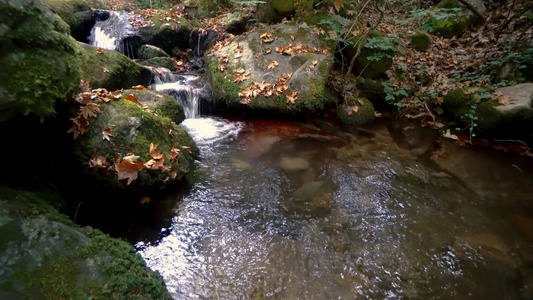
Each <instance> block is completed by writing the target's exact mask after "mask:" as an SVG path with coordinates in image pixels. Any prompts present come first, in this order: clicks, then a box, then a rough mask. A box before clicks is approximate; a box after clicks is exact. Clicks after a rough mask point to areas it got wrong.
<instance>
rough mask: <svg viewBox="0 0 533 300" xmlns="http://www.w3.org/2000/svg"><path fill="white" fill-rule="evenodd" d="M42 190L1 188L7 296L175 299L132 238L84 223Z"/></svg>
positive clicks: (0, 291)
mask: <svg viewBox="0 0 533 300" xmlns="http://www.w3.org/2000/svg"><path fill="white" fill-rule="evenodd" d="M44 199H46V197H45V195H43V194H40V193H37V192H35V193H30V192H21V191H16V190H12V189H9V188H6V187H0V229H1V230H2V234H1V235H0V263H1V264H2V271H1V272H0V282H2V286H1V288H0V297H1V298H3V299H91V298H94V299H112V298H113V299H170V295H169V293H168V291H167V289H166V287H165V283H164V282H163V278H162V277H161V275H159V273H158V272H153V271H151V270H150V269H149V268H148V267H147V266H146V263H145V262H144V260H143V259H142V257H141V256H140V255H139V254H137V253H135V251H134V250H133V247H132V246H131V245H129V244H127V243H126V242H123V241H120V240H118V239H112V238H110V237H109V236H107V235H104V234H103V233H101V232H100V231H98V230H94V229H92V228H90V227H84V228H80V227H78V226H77V225H75V224H74V223H72V222H71V221H70V220H69V219H68V218H67V217H66V216H64V215H61V214H59V213H58V212H57V210H56V209H55V208H53V207H52V206H50V205H49V204H47V203H46V202H45V200H44Z"/></svg>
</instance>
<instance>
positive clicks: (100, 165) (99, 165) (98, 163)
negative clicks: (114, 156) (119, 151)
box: [89, 156, 109, 169]
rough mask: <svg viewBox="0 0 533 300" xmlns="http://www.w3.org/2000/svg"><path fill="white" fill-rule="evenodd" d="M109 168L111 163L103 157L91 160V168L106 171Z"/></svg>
mask: <svg viewBox="0 0 533 300" xmlns="http://www.w3.org/2000/svg"><path fill="white" fill-rule="evenodd" d="M108 166H109V163H108V162H107V160H106V159H105V157H103V156H98V157H93V158H91V160H89V168H95V169H105V168H107V167H108Z"/></svg>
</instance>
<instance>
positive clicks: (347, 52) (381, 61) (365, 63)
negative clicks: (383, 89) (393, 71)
mask: <svg viewBox="0 0 533 300" xmlns="http://www.w3.org/2000/svg"><path fill="white" fill-rule="evenodd" d="M362 38H363V35H358V36H356V37H353V38H352V40H351V42H352V44H351V45H346V46H345V47H343V51H342V53H343V55H344V57H345V58H346V61H347V63H348V64H349V63H350V62H351V61H352V59H353V57H354V56H355V54H356V53H357V47H358V46H359V44H360V43H364V44H363V46H362V47H361V53H360V54H359V56H358V57H357V58H356V59H355V65H354V68H353V70H352V72H353V73H354V74H355V75H360V76H362V77H364V78H369V79H373V78H376V77H378V76H379V75H381V74H383V73H385V71H387V70H388V69H390V68H391V67H392V58H393V56H394V52H395V50H394V49H395V46H394V44H393V41H392V40H389V39H386V38H384V37H383V36H382V35H381V34H380V33H379V32H378V31H376V30H374V31H372V32H371V33H370V34H369V35H368V37H367V39H366V40H365V41H363V40H362Z"/></svg>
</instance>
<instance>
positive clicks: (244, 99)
mask: <svg viewBox="0 0 533 300" xmlns="http://www.w3.org/2000/svg"><path fill="white" fill-rule="evenodd" d="M240 102H241V103H242V104H248V103H250V102H252V99H250V98H241V101H240Z"/></svg>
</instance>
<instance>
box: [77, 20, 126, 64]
mask: <svg viewBox="0 0 533 300" xmlns="http://www.w3.org/2000/svg"><path fill="white" fill-rule="evenodd" d="M129 17H130V14H129V13H127V12H116V11H109V18H107V19H106V20H103V21H98V22H96V24H95V25H94V26H93V28H92V29H91V34H90V35H89V36H88V37H87V40H88V42H89V44H91V45H93V46H95V47H99V48H102V49H107V50H116V51H118V52H120V53H122V54H124V55H126V56H128V57H130V58H134V57H133V49H132V48H131V45H128V43H127V42H126V41H125V38H126V37H129V36H132V35H134V34H135V30H134V29H133V26H131V24H130V21H129V19H128V18H129Z"/></svg>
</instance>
